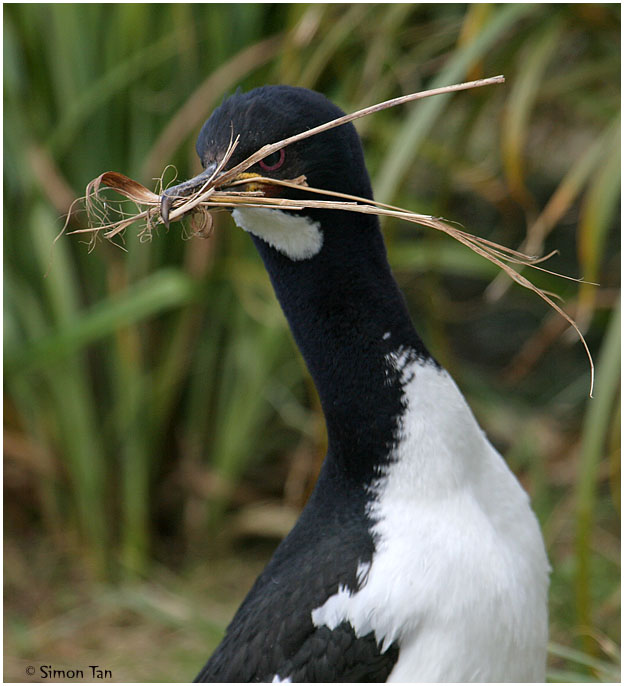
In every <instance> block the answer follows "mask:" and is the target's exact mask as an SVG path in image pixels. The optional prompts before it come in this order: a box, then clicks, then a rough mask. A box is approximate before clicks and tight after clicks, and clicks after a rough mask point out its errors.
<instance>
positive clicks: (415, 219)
mask: <svg viewBox="0 0 624 686" xmlns="http://www.w3.org/2000/svg"><path fill="white" fill-rule="evenodd" d="M504 80H505V79H504V77H503V76H495V77H492V78H488V79H481V80H479V81H471V82H467V83H461V84H455V85H452V86H446V87H444V88H437V89H433V90H429V91H422V92H420V93H412V94H410V95H405V96H402V97H399V98H395V99H393V100H387V101H385V102H382V103H379V104H376V105H373V106H371V107H367V108H364V109H362V110H358V111H357V112H353V113H351V114H347V115H345V116H343V117H339V118H337V119H334V120H332V121H330V122H327V123H325V124H322V125H320V126H317V127H315V128H313V129H310V130H307V131H303V132H301V133H299V134H296V135H294V136H291V137H289V138H285V139H283V140H281V141H277V142H276V143H272V144H271V145H265V146H263V147H262V148H260V149H259V150H257V151H256V152H254V153H253V154H252V155H250V156H249V157H248V158H246V159H245V160H243V161H242V162H240V163H239V164H237V165H235V166H234V167H232V168H230V169H227V170H226V171H224V170H225V168H226V166H227V164H228V162H229V160H230V159H231V156H232V153H233V152H234V150H235V149H236V146H237V144H238V140H239V138H238V137H234V136H233V137H232V139H231V140H230V145H229V147H228V149H227V151H226V153H225V154H224V156H223V159H222V160H221V161H220V163H219V165H218V166H217V168H216V169H215V171H214V172H213V173H212V175H211V176H210V177H208V178H207V179H206V181H205V183H204V185H203V186H202V187H201V188H200V189H199V190H197V191H196V192H194V193H193V194H191V195H190V196H188V197H182V196H180V197H172V196H163V195H162V194H161V193H162V190H163V182H162V178H161V180H160V191H161V193H154V192H152V191H150V190H149V189H148V188H146V187H145V186H143V185H142V184H140V183H138V182H137V181H134V180H132V179H130V178H128V177H127V176H124V175H123V174H120V173H118V172H105V173H103V174H101V175H100V176H98V177H97V178H96V179H94V180H93V181H91V183H89V185H88V186H87V189H86V195H85V197H84V198H81V199H80V200H82V201H84V203H85V207H86V211H87V215H88V218H89V226H88V227H87V228H84V229H77V230H75V231H73V232H72V233H87V234H90V235H91V237H92V244H93V242H94V241H95V239H96V238H97V236H98V235H103V236H104V237H105V238H106V239H108V240H113V239H115V237H118V236H120V235H121V234H122V233H123V231H124V230H125V229H127V228H128V227H129V226H130V225H132V224H137V225H138V227H139V229H138V230H139V235H140V236H141V237H144V238H149V237H151V235H152V232H153V231H154V230H155V229H156V228H157V227H158V226H159V225H161V224H162V225H166V226H167V227H168V226H169V223H170V222H171V221H179V220H181V219H182V218H184V217H186V216H188V215H191V217H192V223H191V226H192V230H193V233H194V235H201V236H206V235H208V233H209V232H210V229H211V227H212V213H213V212H215V211H217V210H228V209H232V208H234V207H239V206H246V207H265V208H273V209H288V210H293V211H296V210H302V209H304V208H320V209H332V210H343V211H348V212H360V213H365V214H376V215H378V216H387V217H395V218H398V219H402V220H404V221H407V222H411V223H414V224H418V225H420V226H424V227H428V228H432V229H435V230H437V231H442V232H443V233H446V234H448V235H449V236H451V237H452V238H454V239H455V240H457V241H459V242H460V243H462V244H463V245H465V246H466V247H468V248H470V249H471V250H472V251H473V252H475V253H477V254H478V255H481V256H482V257H484V258H485V259H487V260H489V261H490V262H492V263H493V264H495V265H496V266H497V267H498V268H499V269H501V270H502V271H504V272H505V273H506V274H507V275H508V276H509V277H510V278H511V279H513V281H515V282H516V283H518V284H520V285H521V286H523V287H524V288H528V289H529V290H532V291H534V292H535V293H537V295H539V297H540V298H542V299H543V300H544V301H545V302H547V303H548V304H549V305H550V307H552V308H553V309H554V310H556V311H557V312H558V313H559V314H560V315H561V316H562V317H563V318H564V319H565V320H566V321H567V322H568V323H569V324H570V325H571V326H572V327H573V328H574V329H575V331H576V332H577V334H578V336H579V338H580V340H581V342H582V344H583V346H584V348H585V351H586V353H587V356H588V359H589V363H590V369H591V374H590V396H591V393H592V390H593V383H594V366H593V362H592V358H591V354H590V351H589V348H588V346H587V343H586V341H585V339H584V337H583V335H582V333H581V331H580V329H579V327H578V326H577V324H576V322H575V321H574V320H573V319H572V318H571V317H570V316H569V315H568V314H567V313H566V312H565V311H564V310H563V309H562V308H561V307H560V306H559V305H557V304H556V303H555V302H554V301H553V299H552V297H551V296H550V295H549V294H547V293H545V292H544V291H543V290H541V289H539V288H538V287H537V286H535V285H534V284H533V283H531V281H529V279H527V278H526V277H524V276H523V275H522V274H521V273H519V272H518V271H516V270H515V269H513V268H512V267H511V266H510V265H511V264H514V265H518V266H520V267H532V268H535V269H541V270H543V271H548V272H549V273H554V272H550V271H549V270H546V269H544V268H543V267H540V266H539V264H540V263H541V262H543V261H545V260H547V259H548V258H550V257H551V256H552V255H553V254H554V253H550V254H549V255H546V256H542V257H537V256H529V255H525V254H523V253H521V252H518V251H516V250H512V249H511V248H506V247H504V246H502V245H499V244H497V243H494V242H492V241H488V240H486V239H484V238H480V237H479V236H475V235H472V234H470V233H467V232H466V231H463V230H461V229H459V228H458V227H457V226H453V225H451V224H449V223H448V222H446V221H444V220H442V219H440V218H437V217H432V216H429V215H424V214H418V213H416V212H411V211H409V210H405V209H402V208H400V207H395V206H392V205H387V204H384V203H380V202H376V201H373V200H370V199H367V198H361V197H357V196H352V195H345V194H341V193H334V192H331V191H327V190H324V189H319V188H313V187H310V186H308V185H307V183H306V179H305V177H299V178H297V179H292V180H289V181H286V180H278V179H274V178H266V177H263V176H256V175H253V174H250V173H247V172H246V170H247V169H249V168H250V167H251V166H253V165H254V164H256V163H257V162H259V161H260V160H262V159H264V158H265V157H267V156H268V155H271V154H272V153H274V152H277V151H279V150H281V149H282V148H285V147H286V146H287V145H290V144H292V143H294V142H296V141H298V140H301V139H304V138H309V137H310V136H314V135H316V134H319V133H321V132H322V131H326V130H328V129H330V128H334V127H336V126H341V125H342V124H346V123H347V122H350V121H353V120H355V119H359V118H360V117H364V116H367V115H369V114H373V113H374V112H378V111H380V110H383V109H387V108H389V107H394V106H396V105H400V104H403V103H406V102H411V101H414V100H419V99H422V98H425V97H430V96H433V95H440V94H443V93H451V92H455V91H459V90H467V89H469V88H477V87H480V86H486V85H492V84H496V83H503V82H504ZM250 184H253V187H254V189H260V190H253V191H249V190H237V189H238V188H239V187H244V186H249V185H250ZM263 184H270V185H271V186H272V187H275V186H281V187H284V188H291V189H292V188H295V189H298V190H302V189H303V190H305V191H306V193H307V194H308V195H309V196H310V197H309V198H306V199H303V200H301V199H299V200H292V199H289V198H280V197H275V196H274V195H271V196H270V197H268V196H265V194H264V193H263V191H262V190H261V189H262V185H263ZM105 189H112V190H114V191H116V192H117V193H118V194H120V195H121V196H123V197H124V198H125V199H126V201H125V202H126V203H130V204H131V205H132V206H133V211H128V210H127V209H125V205H124V203H123V202H122V203H112V202H110V201H109V200H107V198H106V195H105V193H104V191H105ZM314 195H322V196H324V198H327V197H332V198H335V199H332V200H327V199H323V200H320V199H315V198H314ZM557 276H562V275H560V274H557ZM562 278H570V277H565V276H562ZM573 280H575V281H577V280H578V279H573Z"/></svg>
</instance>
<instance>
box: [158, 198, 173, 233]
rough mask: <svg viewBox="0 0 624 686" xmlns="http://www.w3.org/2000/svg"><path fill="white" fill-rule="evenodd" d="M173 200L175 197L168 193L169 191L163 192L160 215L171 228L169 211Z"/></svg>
mask: <svg viewBox="0 0 624 686" xmlns="http://www.w3.org/2000/svg"><path fill="white" fill-rule="evenodd" d="M173 200H174V199H173V197H171V196H170V195H168V194H167V191H165V192H164V193H163V194H162V196H161V199H160V217H161V219H162V221H163V224H164V225H165V226H166V227H167V228H169V211H170V210H171V206H172V205H173Z"/></svg>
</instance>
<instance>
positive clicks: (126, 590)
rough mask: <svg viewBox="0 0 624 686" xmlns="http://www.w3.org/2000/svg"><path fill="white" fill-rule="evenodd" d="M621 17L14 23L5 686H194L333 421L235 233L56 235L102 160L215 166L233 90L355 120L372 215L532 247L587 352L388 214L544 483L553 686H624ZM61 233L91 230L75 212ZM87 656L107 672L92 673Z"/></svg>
mask: <svg viewBox="0 0 624 686" xmlns="http://www.w3.org/2000/svg"><path fill="white" fill-rule="evenodd" d="M619 40H620V7H619V5H615V4H614V5H609V4H593V5H578V4H577V5H546V4H539V5H537V4H521V5H520V4H518V5H513V4H512V5H495V4H488V5H477V4H475V5H460V4H457V5H453V4H429V5H374V4H373V5H359V4H348V5H307V4H299V5H287V4H286V5H264V4H228V5H189V4H176V5H141V4H120V5H103V4H90V5H33V4H21V5H20V4H16V5H5V6H4V84H5V89H4V117H5V119H4V151H5V155H4V227H5V230H4V257H5V260H4V305H5V310H4V336H5V343H4V344H5V395H4V399H5V403H4V415H5V430H4V448H5V477H4V483H5V498H4V503H5V520H4V521H5V554H4V561H5V679H7V680H11V681H13V680H22V679H24V678H26V677H25V676H24V674H25V673H24V669H25V666H26V665H31V664H32V665H35V666H37V668H38V665H39V664H54V666H55V667H63V666H65V667H68V666H73V667H79V666H85V665H89V664H100V665H101V666H103V667H105V668H108V669H111V670H112V671H113V675H114V679H115V680H158V681H163V680H176V681H177V680H185V679H189V678H191V677H192V676H193V675H194V673H195V672H196V671H197V669H198V668H199V666H200V665H201V663H202V662H203V660H204V659H205V657H207V655H208V654H209V652H210V650H211V649H212V646H214V644H215V643H216V641H217V640H218V639H219V636H220V635H221V633H222V631H223V629H224V627H225V625H226V624H227V621H228V619H229V618H230V616H231V614H232V612H233V610H234V609H235V607H236V605H237V603H238V602H239V600H240V599H241V597H242V596H243V595H244V594H245V592H246V590H247V588H248V586H249V585H250V583H251V580H252V579H253V576H254V575H255V573H256V572H257V571H259V569H260V568H261V567H262V564H263V562H264V561H265V560H266V559H267V558H268V556H269V555H270V552H271V550H272V549H273V547H274V546H275V543H276V540H277V539H279V538H280V537H281V536H282V535H284V533H285V532H286V531H287V530H288V528H289V527H290V525H291V524H292V521H293V520H294V518H295V517H296V514H297V512H298V511H299V510H300V508H301V507H302V505H303V503H304V502H305V499H306V497H307V495H308V493H309V491H310V488H311V486H312V484H313V482H314V478H315V475H316V473H317V470H318V468H319V465H320V462H321V460H322V457H323V451H324V441H325V436H324V428H323V422H322V416H321V414H320V410H319V405H318V402H317V399H316V395H315V392H314V389H313V387H312V386H311V383H310V380H309V378H308V376H307V373H306V371H305V368H304V365H303V363H302V360H301V358H300V357H299V354H298V352H297V351H296V348H295V346H294V344H293V342H292V340H291V338H290V336H289V333H288V330H287V327H286V325H285V322H284V320H283V318H282V316H281V313H280V311H279V308H278V306H277V304H276V303H275V301H274V298H273V296H272V293H271V289H270V285H269V283H268V279H267V277H266V275H265V273H264V271H263V268H262V266H261V264H260V261H259V259H257V257H256V255H255V254H254V250H253V246H252V245H251V242H250V241H248V240H247V238H246V237H245V236H244V235H242V232H239V231H237V230H235V229H234V228H233V226H232V225H231V223H230V221H229V219H228V218H227V217H226V216H224V217H220V219H219V221H218V223H217V226H216V229H215V232H214V235H213V236H212V237H211V238H210V239H209V240H201V239H197V238H195V239H190V240H182V239H181V233H180V226H179V225H173V226H172V229H171V230H170V231H169V232H166V233H165V232H163V233H161V234H160V235H158V236H156V237H155V238H154V240H152V241H151V242H150V243H148V244H146V243H142V242H140V241H139V240H138V239H137V238H136V236H133V235H132V232H131V231H129V232H128V233H127V234H126V237H125V245H124V247H125V251H122V250H119V249H118V248H115V247H113V246H111V245H109V244H106V243H100V244H98V245H97V247H96V248H95V250H94V251H93V252H91V253H89V252H88V250H87V247H86V245H85V244H83V243H82V242H81V241H79V240H77V239H76V238H75V237H68V236H64V237H62V238H61V239H60V240H58V241H57V242H56V243H55V244H54V245H53V240H54V238H55V236H56V235H57V234H58V232H59V230H60V227H61V225H62V220H61V217H62V215H63V214H64V213H66V212H67V211H68V208H69V206H70V204H71V202H72V200H73V199H74V198H75V197H77V196H78V195H80V194H81V193H82V192H83V189H84V187H85V185H86V183H87V182H88V181H89V180H91V179H92V178H94V177H95V176H96V175H98V174H99V173H100V172H102V171H104V170H109V169H111V170H116V171H121V172H123V173H126V174H128V175H129V176H131V177H133V178H136V179H138V180H140V181H142V182H144V183H146V184H147V185H151V183H152V182H151V179H152V178H154V177H157V176H159V175H160V173H161V171H162V169H163V168H164V167H165V165H167V164H170V163H173V164H175V165H176V167H177V169H178V170H179V175H180V178H185V177H187V176H189V175H191V174H193V173H196V172H197V171H198V169H199V166H198V161H197V160H196V158H195V153H194V149H193V143H194V138H195V136H196V134H197V132H198V130H199V128H200V126H201V124H202V123H203V121H204V119H205V118H207V116H209V114H210V112H211V110H212V109H213V108H214V106H215V105H216V104H218V103H219V102H220V100H221V99H222V98H223V96H224V94H227V93H229V92H231V91H232V90H234V89H235V88H236V87H238V86H242V87H243V88H244V89H247V88H251V87H253V86H256V85H260V84H263V83H291V84H295V85H300V86H307V87H311V88H315V89H317V90H320V91H323V92H324V93H325V94H326V95H328V96H329V97H330V98H331V99H333V100H334V101H336V102H337V103H338V104H339V105H340V106H341V107H342V108H343V109H345V110H347V111H352V110H355V109H358V108H360V107H363V106H365V105H368V104H372V103H374V102H377V101H381V100H383V99H386V98H390V97H394V96H397V95H400V94H403V93H408V92H413V91H416V90H421V89H424V88H430V87H435V86H436V85H443V84H447V83H452V82H457V81H461V80H465V79H471V78H479V77H481V76H491V75H495V74H500V73H502V74H505V76H506V77H507V83H506V85H505V86H502V87H501V86H498V87H495V88H491V89H484V90H479V91H473V92H468V93H464V94H460V95H456V96H453V97H440V98H435V99H431V100H427V101H423V102H422V103H418V104H415V105H412V106H407V107H404V108H398V109H393V110H390V111H386V112H383V113H380V114H378V115H375V116H374V117H370V118H368V119H365V120H361V121H360V122H359V123H358V128H359V130H360V133H361V135H362V137H363V140H364V145H365V150H366V156H367V162H368V165H369V169H370V172H371V176H372V178H373V184H374V188H375V192H376V196H377V199H379V200H383V201H387V202H393V203H395V204H399V205H402V206H404V207H407V208H410V209H413V210H415V211H419V212H423V213H428V214H433V215H437V216H444V217H446V218H448V219H450V220H454V221H458V222H461V223H462V224H463V226H465V227H466V228H467V229H468V230H470V231H473V232H475V233H478V234H480V235H482V236H486V237H490V238H492V239H493V240H496V241H498V242H501V243H504V244H506V245H509V246H511V247H518V246H521V247H523V248H524V249H525V250H527V251H528V252H538V251H542V250H546V251H548V250H551V249H557V250H558V251H559V255H558V256H557V257H556V258H555V259H553V260H552V263H551V265H550V266H551V267H552V268H553V269H555V270H558V271H560V272H564V273H566V274H569V275H571V276H580V277H584V278H585V279H587V280H589V281H594V282H597V283H599V284H600V287H594V286H589V285H584V284H583V285H580V286H579V285H578V284H576V283H574V282H569V281H563V280H560V279H557V278H554V277H552V276H550V275H548V274H544V273H533V274H532V275H531V276H532V278H533V279H534V281H535V282H536V283H537V284H538V285H539V286H541V287H542V288H545V289H546V290H549V291H554V292H556V293H558V294H559V295H561V296H562V297H563V298H564V301H565V308H566V311H567V312H569V313H570V314H571V315H572V316H574V317H576V319H577V321H578V322H579V324H580V325H581V326H582V328H583V331H584V332H585V333H586V336H587V340H588V342H589V344H590V347H591V349H592V351H593V353H594V356H595V360H596V364H597V366H596V390H595V398H594V399H593V400H589V399H588V397H587V396H588V384H589V375H588V364H587V360H586V358H585V356H584V353H583V350H582V348H581V346H580V345H579V344H578V342H577V340H576V339H575V338H574V336H570V335H569V334H570V332H569V331H567V330H566V329H567V327H566V325H565V322H564V321H563V320H562V319H560V318H559V317H558V316H557V315H556V314H555V313H553V312H550V311H548V309H547V308H546V306H545V305H544V304H543V303H542V302H541V301H540V300H539V299H537V298H536V297H535V296H534V295H532V294H530V293H528V292H524V291H522V290H521V289H519V288H518V287H516V286H510V283H509V282H508V281H507V280H506V278H503V277H501V276H500V275H497V274H496V271H495V270H494V269H493V268H492V267H491V265H489V264H488V263H485V262H483V261H482V260H480V258H478V257H476V256H474V255H472V254H471V253H469V252H467V251H466V250H465V249H464V248H462V247H461V246H459V245H457V244H454V243H453V242H452V241H450V240H449V239H447V238H445V237H441V236H439V235H434V234H433V233H430V232H427V231H422V232H418V231H415V230H414V228H413V227H411V226H408V227H406V226H403V225H400V224H399V223H393V222H386V224H385V225H384V228H385V233H386V238H387V242H388V246H389V254H390V258H391V262H392V264H393V266H394V269H395V273H396V275H397V278H398V280H399V282H400V284H401V287H402V288H403V290H404V292H405V293H406V296H407V298H408V301H409V303H410V306H411V309H412V312H413V316H414V319H415V321H416V323H417V326H418V327H419V330H420V331H421V333H422V335H423V337H424V339H425V341H426V343H427V344H428V346H429V348H430V349H431V350H432V351H433V352H434V354H435V355H436V356H437V357H438V359H440V361H441V362H442V363H443V364H444V365H445V366H446V367H447V368H449V369H450V371H451V372H452V373H453V375H454V376H455V378H456V380H457V381H458V383H459V385H460V387H461V388H462V389H463V391H464V392H465V394H466V396H467V397H468V399H469V402H470V403H471V404H472V406H473V407H474V409H475V411H476V413H477V415H478V417H479V419H480V421H481V423H482V424H483V426H484V427H485V429H486V430H487V432H488V434H489V435H490V437H491V438H492V440H493V441H494V442H495V444H496V445H497V446H498V447H499V449H500V450H501V451H503V452H504V454H505V455H506V457H507V459H508V461H509V463H510V465H511V467H512V469H513V470H514V472H516V473H517V474H518V475H519V477H520V478H521V480H522V481H523V483H524V484H525V486H526V487H527V489H528V490H529V492H530V493H531V495H532V499H533V504H534V507H535V509H536V512H537V514H538V516H539V519H540V522H541V524H542V527H543V530H544V535H545V539H546V543H547V547H548V551H549V556H550V559H551V561H552V565H553V575H552V592H551V637H552V642H553V643H552V648H551V655H550V663H549V677H550V679H551V680H554V681H585V680H587V681H592V680H606V681H616V680H619V648H618V645H619V626H620V622H619V608H620V603H619V577H620V570H619V560H620V555H619V551H620V546H619V507H620V471H619V426H620V394H619V329H620V318H619V259H620V255H619V251H620V246H619V225H618V216H619V213H618V209H619V190H620V180H619V177H620V125H619V102H620V94H619V83H620V78H619V75H620V47H619ZM72 221H73V223H72V226H73V227H74V228H75V227H77V226H79V225H80V222H81V217H79V216H78V217H76V218H74V219H73V220H72ZM94 660H95V661H96V662H94Z"/></svg>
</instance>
